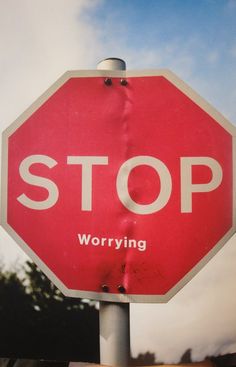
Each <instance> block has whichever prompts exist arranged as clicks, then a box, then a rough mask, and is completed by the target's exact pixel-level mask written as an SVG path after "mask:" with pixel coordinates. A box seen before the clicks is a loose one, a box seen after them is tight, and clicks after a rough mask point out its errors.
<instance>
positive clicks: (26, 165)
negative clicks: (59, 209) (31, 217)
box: [17, 154, 59, 210]
mask: <svg viewBox="0 0 236 367" xmlns="http://www.w3.org/2000/svg"><path fill="white" fill-rule="evenodd" d="M35 163H40V164H45V165H46V166H47V167H48V168H53V167H55V166H56V165H57V161H55V160H54V159H52V158H51V157H48V156H47V155H37V154H36V155H30V156H29V157H27V158H25V159H24V160H23V161H22V162H21V164H20V167H19V173H20V176H21V178H22V179H23V180H24V181H25V182H27V183H28V184H30V185H33V186H38V187H43V188H44V189H46V190H47V191H48V197H47V199H45V200H42V201H36V200H32V199H30V198H29V197H28V196H27V195H25V194H21V195H20V196H18V198H17V200H18V201H19V202H20V203H21V204H22V205H24V206H26V207H27V208H30V209H35V210H45V209H49V208H51V207H52V206H53V205H55V204H56V202H57V200H58V197H59V192H58V188H57V185H56V184H55V183H54V182H53V181H51V180H49V179H48V178H44V177H41V176H36V175H33V174H32V173H31V172H30V167H31V166H32V165H33V164H35Z"/></svg>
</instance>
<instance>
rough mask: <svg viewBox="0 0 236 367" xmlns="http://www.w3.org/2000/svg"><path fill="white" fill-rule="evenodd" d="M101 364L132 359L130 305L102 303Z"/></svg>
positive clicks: (110, 63)
mask: <svg viewBox="0 0 236 367" xmlns="http://www.w3.org/2000/svg"><path fill="white" fill-rule="evenodd" d="M97 69H99V70H125V69H126V65H125V62H124V61H123V60H121V59H117V58H109V59H105V60H103V61H101V62H100V63H99V64H98V66H97ZM99 323H100V363H101V364H104V365H110V366H128V364H129V359H130V319H129V303H112V302H100V307H99Z"/></svg>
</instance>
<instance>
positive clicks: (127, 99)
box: [121, 81, 133, 159]
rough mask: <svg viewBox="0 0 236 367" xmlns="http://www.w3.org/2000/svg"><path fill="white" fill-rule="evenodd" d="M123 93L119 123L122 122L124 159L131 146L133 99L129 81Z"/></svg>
mask: <svg viewBox="0 0 236 367" xmlns="http://www.w3.org/2000/svg"><path fill="white" fill-rule="evenodd" d="M123 93H124V108H123V111H122V115H121V123H122V128H123V142H124V146H125V150H124V153H125V159H127V158H128V153H129V150H130V146H131V144H130V143H131V139H130V126H129V123H130V115H131V113H132V106H133V101H132V84H131V82H130V81H129V82H128V84H127V86H126V87H125V88H123Z"/></svg>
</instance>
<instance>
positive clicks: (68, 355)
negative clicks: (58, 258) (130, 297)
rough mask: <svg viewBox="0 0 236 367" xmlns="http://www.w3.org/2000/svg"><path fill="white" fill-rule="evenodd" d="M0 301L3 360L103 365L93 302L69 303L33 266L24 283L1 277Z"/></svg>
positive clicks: (9, 274)
mask: <svg viewBox="0 0 236 367" xmlns="http://www.w3.org/2000/svg"><path fill="white" fill-rule="evenodd" d="M0 299H1V302H0V322H1V330H2V332H1V333H0V354H1V356H4V357H16V358H32V359H34V358H35V359H39V358H43V359H55V360H71V361H73V360H75V361H89V362H99V340H98V336H99V324H98V312H97V309H96V307H95V303H94V302H89V301H86V300H81V299H72V298H66V297H64V296H63V295H62V294H61V292H60V291H59V290H58V289H57V288H56V287H55V286H54V285H53V284H52V283H51V282H50V281H49V280H48V279H47V277H46V276H45V275H44V274H43V273H42V272H41V271H40V270H39V269H38V268H37V267H36V266H35V265H34V264H32V263H31V262H27V263H26V265H25V267H24V278H23V279H20V277H19V275H17V274H16V273H15V272H9V271H8V272H3V271H2V272H1V274H0Z"/></svg>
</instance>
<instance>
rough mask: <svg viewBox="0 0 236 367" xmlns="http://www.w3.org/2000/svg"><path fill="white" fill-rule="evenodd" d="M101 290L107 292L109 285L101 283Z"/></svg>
mask: <svg viewBox="0 0 236 367" xmlns="http://www.w3.org/2000/svg"><path fill="white" fill-rule="evenodd" d="M102 290H103V292H106V293H108V292H109V287H108V285H106V284H103V285H102Z"/></svg>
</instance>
